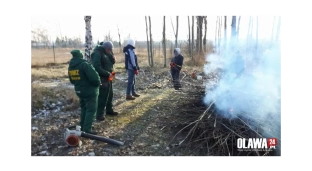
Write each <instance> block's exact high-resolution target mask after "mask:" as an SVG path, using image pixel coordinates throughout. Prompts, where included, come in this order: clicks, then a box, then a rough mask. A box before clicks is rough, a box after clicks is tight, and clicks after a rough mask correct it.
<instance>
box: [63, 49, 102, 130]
mask: <svg viewBox="0 0 312 171" xmlns="http://www.w3.org/2000/svg"><path fill="white" fill-rule="evenodd" d="M71 54H72V55H73V58H72V59H71V60H70V62H69V67H68V76H69V80H70V82H71V83H72V84H74V86H75V91H76V94H77V96H78V97H79V101H80V108H81V114H80V126H81V130H82V131H84V132H86V133H90V134H97V133H96V132H95V131H92V130H91V129H92V123H93V121H94V119H95V115H96V110H97V102H98V95H99V87H100V84H101V82H100V77H99V74H98V73H97V72H96V71H95V69H94V68H93V66H92V65H91V64H89V63H88V62H87V61H86V60H84V59H83V54H82V53H81V51H80V50H73V51H71Z"/></svg>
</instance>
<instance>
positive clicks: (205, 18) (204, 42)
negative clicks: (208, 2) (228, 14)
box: [203, 16, 207, 52]
mask: <svg viewBox="0 0 312 171" xmlns="http://www.w3.org/2000/svg"><path fill="white" fill-rule="evenodd" d="M204 24H205V33H204V40H203V44H204V50H205V52H207V48H206V44H207V40H206V36H207V16H205V17H204Z"/></svg>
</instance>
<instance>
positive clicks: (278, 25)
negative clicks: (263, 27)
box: [275, 16, 281, 41]
mask: <svg viewBox="0 0 312 171" xmlns="http://www.w3.org/2000/svg"><path fill="white" fill-rule="evenodd" d="M280 29H281V16H279V17H278V22H277V28H276V37H275V41H278V39H279V35H280Z"/></svg>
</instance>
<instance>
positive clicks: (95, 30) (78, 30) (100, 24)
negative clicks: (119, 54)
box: [31, 16, 278, 42]
mask: <svg viewBox="0 0 312 171" xmlns="http://www.w3.org/2000/svg"><path fill="white" fill-rule="evenodd" d="M249 18H250V16H241V20H240V34H239V36H240V38H245V37H246V36H247V31H248V24H249ZM253 18H254V29H253V32H254V33H253V37H254V36H255V35H256V34H255V32H256V29H255V28H256V16H253ZM274 18H275V25H274V26H275V27H274V28H275V30H276V26H277V22H278V16H277V17H274V16H258V25H259V30H258V36H259V39H271V35H272V28H273V23H274ZM171 20H172V22H173V25H174V27H176V16H166V37H167V38H168V39H170V40H174V34H173V28H172V24H171ZM216 20H217V16H207V23H208V24H207V39H208V40H212V41H214V39H215V29H216ZM231 20H232V17H231V16H227V27H228V29H227V35H228V36H230V34H231V30H230V26H231ZM237 20H238V16H237ZM151 22H152V37H153V39H154V41H159V40H161V39H162V31H163V16H151ZM190 22H191V17H190ZM222 22H224V17H222ZM195 26H196V20H195ZM117 27H119V30H120V34H121V39H122V40H124V39H127V37H128V36H129V35H130V37H131V38H133V39H134V40H143V41H145V40H146V25H145V16H92V18H91V30H92V35H93V41H94V42H96V41H97V40H99V41H102V40H104V36H105V35H107V34H108V32H110V34H111V36H112V37H113V40H118V31H117ZM222 27H223V26H222ZM31 28H32V29H36V28H45V29H47V30H48V34H49V36H50V38H51V40H55V39H56V36H60V35H62V36H67V37H80V38H81V39H82V40H84V35H85V22H84V16H32V17H31ZM195 30H196V27H195ZM221 33H222V36H223V29H222V32H221ZM187 36H188V16H179V32H178V39H179V40H187ZM195 36H196V34H195Z"/></svg>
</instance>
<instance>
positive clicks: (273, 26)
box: [271, 16, 275, 42]
mask: <svg viewBox="0 0 312 171" xmlns="http://www.w3.org/2000/svg"><path fill="white" fill-rule="evenodd" d="M274 27H275V16H274V20H273V26H272V36H271V41H272V42H273V37H274Z"/></svg>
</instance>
